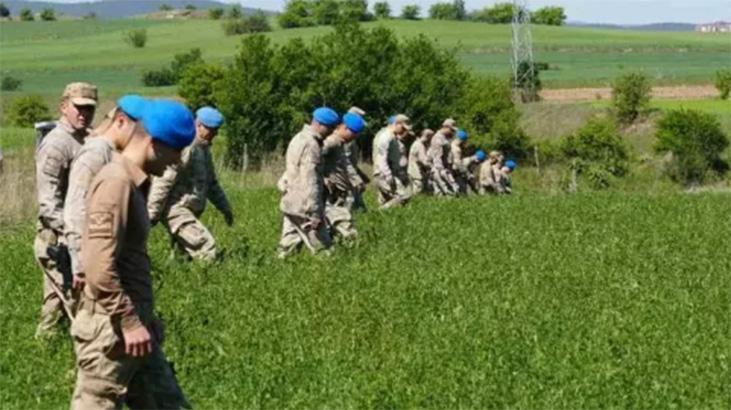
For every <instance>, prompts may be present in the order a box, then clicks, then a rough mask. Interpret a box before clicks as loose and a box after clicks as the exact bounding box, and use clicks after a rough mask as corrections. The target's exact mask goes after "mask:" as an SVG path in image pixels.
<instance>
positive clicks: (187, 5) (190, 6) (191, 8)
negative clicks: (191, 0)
mask: <svg viewBox="0 0 731 410" xmlns="http://www.w3.org/2000/svg"><path fill="white" fill-rule="evenodd" d="M185 9H186V10H188V11H193V10H196V9H197V7H196V6H195V5H193V4H186V5H185Z"/></svg>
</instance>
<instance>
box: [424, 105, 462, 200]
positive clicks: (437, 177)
mask: <svg viewBox="0 0 731 410" xmlns="http://www.w3.org/2000/svg"><path fill="white" fill-rule="evenodd" d="M456 132H457V122H456V121H455V120H453V119H451V118H449V119H446V120H445V121H444V122H443V123H442V128H441V129H440V130H439V131H437V133H436V134H434V136H433V137H432V139H431V143H430V144H429V150H428V155H429V159H430V160H431V164H432V167H431V181H432V189H433V190H434V194H435V195H437V196H455V195H457V192H458V191H459V187H458V186H457V182H456V181H455V180H454V175H453V174H452V169H451V167H450V154H451V153H450V146H449V141H450V140H451V139H452V137H453V136H454V134H455V133H456Z"/></svg>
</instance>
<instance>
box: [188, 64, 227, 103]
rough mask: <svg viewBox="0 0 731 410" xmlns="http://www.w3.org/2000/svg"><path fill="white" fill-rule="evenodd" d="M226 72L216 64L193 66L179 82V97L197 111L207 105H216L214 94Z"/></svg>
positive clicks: (189, 67)
mask: <svg viewBox="0 0 731 410" xmlns="http://www.w3.org/2000/svg"><path fill="white" fill-rule="evenodd" d="M224 74H225V70H224V68H223V67H222V66H220V65H215V64H203V63H199V64H193V65H190V66H188V67H187V68H185V70H183V72H182V75H181V76H180V81H178V95H180V96H181V97H182V98H183V99H185V101H187V103H188V105H189V106H191V107H193V108H195V109H197V108H200V107H203V106H205V105H216V101H215V98H214V92H215V90H216V88H219V87H220V86H219V84H218V82H219V81H221V80H222V79H223V77H224Z"/></svg>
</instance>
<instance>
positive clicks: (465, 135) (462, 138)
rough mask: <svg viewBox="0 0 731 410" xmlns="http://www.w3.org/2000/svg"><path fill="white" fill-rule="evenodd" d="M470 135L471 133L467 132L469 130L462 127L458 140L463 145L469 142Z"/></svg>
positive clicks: (458, 133) (458, 132)
mask: <svg viewBox="0 0 731 410" xmlns="http://www.w3.org/2000/svg"><path fill="white" fill-rule="evenodd" d="M469 137H470V134H468V133H467V131H465V130H463V129H460V130H459V131H457V141H459V142H460V144H461V145H464V144H465V143H467V139H468V138H469Z"/></svg>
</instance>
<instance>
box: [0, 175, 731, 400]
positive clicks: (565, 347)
mask: <svg viewBox="0 0 731 410" xmlns="http://www.w3.org/2000/svg"><path fill="white" fill-rule="evenodd" d="M224 183H225V184H226V186H227V187H228V188H229V194H230V195H231V197H232V199H233V203H234V204H235V210H236V213H237V220H238V223H237V225H236V226H235V228H233V229H229V228H227V227H225V226H224V224H223V220H222V218H220V216H218V215H216V214H215V212H214V211H210V212H209V213H208V214H207V215H206V218H205V219H206V222H207V223H208V224H209V226H211V228H212V230H213V232H214V233H215V234H216V235H217V237H218V238H219V241H220V243H221V244H222V245H223V247H224V248H226V251H227V255H228V257H227V259H226V260H225V261H223V262H222V263H220V264H219V265H215V266H211V267H205V266H200V265H187V264H183V263H181V262H179V261H177V260H175V259H169V258H168V255H169V247H168V242H167V239H166V237H165V234H164V233H163V232H161V231H160V229H156V230H155V232H154V235H153V240H152V251H151V253H152V257H153V265H154V277H155V286H156V291H157V295H158V296H157V297H158V299H157V303H158V309H159V311H160V312H161V314H162V315H163V316H164V318H165V319H166V320H167V322H168V331H167V334H168V339H167V340H168V341H167V346H166V350H167V353H168V355H169V357H170V359H171V360H172V361H173V362H174V363H175V368H176V370H177V372H178V375H179V378H180V380H181V382H182V385H183V387H184V388H185V390H186V391H187V393H188V395H189V396H190V399H191V400H192V402H193V404H194V405H195V406H196V407H197V408H246V407H266V408H293V407H294V408H313V407H318V408H322V407H327V408H352V407H363V408H415V407H421V408H487V407H489V408H505V407H511V408H600V407H601V408H668V407H676V408H728V407H729V406H731V390H730V389H731V386H730V385H729V383H728V381H729V379H730V378H731V356H729V352H730V351H731V322H729V320H728V318H729V316H730V315H731V312H730V311H729V308H730V307H731V293H730V292H731V288H729V286H728V283H729V277H728V273H729V271H730V270H731V254H730V253H729V252H728V246H727V241H726V237H727V233H728V232H729V230H730V229H731V222H730V221H731V220H729V218H728V214H729V211H731V206H730V205H729V203H730V202H729V200H728V197H727V196H725V195H709V194H704V195H697V196H687V195H667V196H665V195H663V196H652V195H624V194H616V193H615V194H581V195H574V196H551V195H548V196H547V195H538V194H525V193H523V194H519V195H517V196H515V197H513V198H504V199H480V198H475V199H468V200H461V201H451V202H445V201H437V200H430V199H426V200H419V201H417V202H416V203H414V204H412V206H410V207H409V208H408V209H400V210H394V211H393V212H387V213H380V212H371V213H368V214H366V215H364V216H363V217H361V218H360V220H359V226H360V233H361V242H360V244H359V246H358V247H356V248H355V249H352V250H339V251H338V252H336V254H335V255H334V256H333V257H331V258H311V257H309V256H299V257H296V258H295V259H292V260H289V261H279V260H277V259H276V258H275V256H274V255H275V253H274V248H275V245H276V242H277V239H278V233H279V215H278V212H277V198H278V195H277V194H276V192H275V191H274V190H272V189H260V190H247V191H241V190H238V189H235V187H233V186H232V185H231V180H229V179H226V180H225V181H224ZM32 239H33V229H32V226H31V224H30V223H28V224H24V225H22V226H19V227H17V228H15V229H14V230H12V231H6V232H5V234H3V235H1V236H0V271H2V272H3V276H4V279H3V281H2V282H1V283H0V300H2V301H3V302H2V310H1V313H0V326H2V328H3V329H5V331H4V332H3V333H4V335H3V342H2V349H0V401H1V402H2V403H3V407H4V408H59V407H65V406H66V405H67V403H68V400H69V397H70V394H71V389H72V386H73V371H72V369H73V359H72V350H71V345H70V343H69V341H68V340H67V339H66V338H63V337H59V338H58V339H56V340H54V343H52V344H51V345H50V346H43V345H40V344H38V343H37V342H35V341H34V340H33V338H32V336H33V331H34V326H35V323H36V319H37V314H38V304H39V303H40V302H39V298H40V279H41V276H40V272H39V270H38V269H37V267H36V266H35V264H34V262H33V260H32V256H31V255H32V248H31V243H32Z"/></svg>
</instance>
